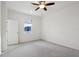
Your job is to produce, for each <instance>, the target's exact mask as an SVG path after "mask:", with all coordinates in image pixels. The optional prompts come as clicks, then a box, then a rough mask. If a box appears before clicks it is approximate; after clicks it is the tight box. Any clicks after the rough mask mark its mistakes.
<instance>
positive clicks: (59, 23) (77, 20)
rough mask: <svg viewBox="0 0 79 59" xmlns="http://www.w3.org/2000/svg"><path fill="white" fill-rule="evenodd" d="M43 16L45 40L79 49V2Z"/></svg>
mask: <svg viewBox="0 0 79 59" xmlns="http://www.w3.org/2000/svg"><path fill="white" fill-rule="evenodd" d="M50 12H51V13H50V14H48V15H47V16H45V17H44V18H43V23H42V24H43V26H42V28H43V31H42V32H43V36H42V38H43V39H44V40H47V41H50V42H53V43H57V44H60V45H64V46H67V47H71V48H74V49H78V50H79V4H74V5H71V6H69V7H67V8H64V9H61V11H59V12H56V13H52V11H50Z"/></svg>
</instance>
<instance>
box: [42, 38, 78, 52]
mask: <svg viewBox="0 0 79 59" xmlns="http://www.w3.org/2000/svg"><path fill="white" fill-rule="evenodd" d="M42 40H43V41H46V42H48V43H51V44H54V45H57V46H61V47H65V48H69V49H72V50H76V51H79V50H78V49H75V48H71V47H68V46H64V45H61V44H57V43H54V42H51V41H48V40H44V39H42Z"/></svg>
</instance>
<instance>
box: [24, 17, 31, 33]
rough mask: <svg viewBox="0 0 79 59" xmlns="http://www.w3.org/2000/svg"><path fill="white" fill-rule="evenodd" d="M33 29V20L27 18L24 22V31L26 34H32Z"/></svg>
mask: <svg viewBox="0 0 79 59" xmlns="http://www.w3.org/2000/svg"><path fill="white" fill-rule="evenodd" d="M31 28H32V24H31V20H30V19H28V18H26V19H25V20H24V31H25V32H31Z"/></svg>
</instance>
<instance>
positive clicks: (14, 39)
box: [7, 19, 19, 45]
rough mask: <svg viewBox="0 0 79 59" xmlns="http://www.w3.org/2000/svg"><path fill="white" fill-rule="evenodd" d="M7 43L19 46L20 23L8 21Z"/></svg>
mask: <svg viewBox="0 0 79 59" xmlns="http://www.w3.org/2000/svg"><path fill="white" fill-rule="evenodd" d="M7 43H8V45H13V44H18V43H19V40H18V21H17V20H11V19H10V20H8V21H7Z"/></svg>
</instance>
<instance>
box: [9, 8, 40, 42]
mask: <svg viewBox="0 0 79 59" xmlns="http://www.w3.org/2000/svg"><path fill="white" fill-rule="evenodd" d="M26 17H28V18H30V19H31V20H32V32H31V33H28V32H24V19H25V18H26ZM8 19H12V20H18V23H19V25H18V26H19V42H28V41H32V40H38V39H40V35H41V28H40V26H41V17H38V16H33V15H27V14H24V13H20V12H17V11H14V10H11V9H8Z"/></svg>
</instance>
